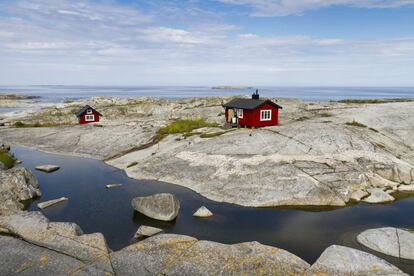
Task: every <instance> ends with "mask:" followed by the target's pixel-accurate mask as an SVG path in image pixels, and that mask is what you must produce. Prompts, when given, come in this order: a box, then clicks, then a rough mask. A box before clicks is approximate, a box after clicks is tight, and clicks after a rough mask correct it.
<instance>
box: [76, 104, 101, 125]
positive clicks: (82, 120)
mask: <svg viewBox="0 0 414 276" xmlns="http://www.w3.org/2000/svg"><path fill="white" fill-rule="evenodd" d="M100 116H102V114H101V113H99V112H98V111H96V110H95V109H94V108H92V107H90V106H89V105H85V106H84V107H83V108H82V109H81V110H79V112H78V113H76V117H77V118H78V120H79V124H89V123H95V122H99V117H100Z"/></svg>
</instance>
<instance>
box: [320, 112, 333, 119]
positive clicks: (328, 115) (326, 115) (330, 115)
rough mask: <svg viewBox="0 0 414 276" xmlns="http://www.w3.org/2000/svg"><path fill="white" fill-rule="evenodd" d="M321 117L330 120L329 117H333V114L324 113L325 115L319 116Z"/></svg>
mask: <svg viewBox="0 0 414 276" xmlns="http://www.w3.org/2000/svg"><path fill="white" fill-rule="evenodd" d="M319 116H321V117H324V118H328V117H332V114H330V113H326V112H324V113H321V114H319Z"/></svg>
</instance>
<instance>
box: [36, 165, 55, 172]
mask: <svg viewBox="0 0 414 276" xmlns="http://www.w3.org/2000/svg"><path fill="white" fill-rule="evenodd" d="M35 169H36V170H38V171H42V172H47V173H51V172H54V171H57V170H59V169H60V167H59V166H56V165H42V166H37V167H36V168H35Z"/></svg>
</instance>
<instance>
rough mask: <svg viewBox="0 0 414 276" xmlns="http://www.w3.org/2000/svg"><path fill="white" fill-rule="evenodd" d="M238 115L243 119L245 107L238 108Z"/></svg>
mask: <svg viewBox="0 0 414 276" xmlns="http://www.w3.org/2000/svg"><path fill="white" fill-rule="evenodd" d="M237 117H239V118H241V119H243V109H237Z"/></svg>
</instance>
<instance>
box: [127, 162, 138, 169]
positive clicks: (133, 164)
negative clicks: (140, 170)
mask: <svg viewBox="0 0 414 276" xmlns="http://www.w3.org/2000/svg"><path fill="white" fill-rule="evenodd" d="M136 165H138V162H137V161H134V162H132V163H131V164H129V165H128V166H127V168H131V167H133V166H136Z"/></svg>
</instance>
